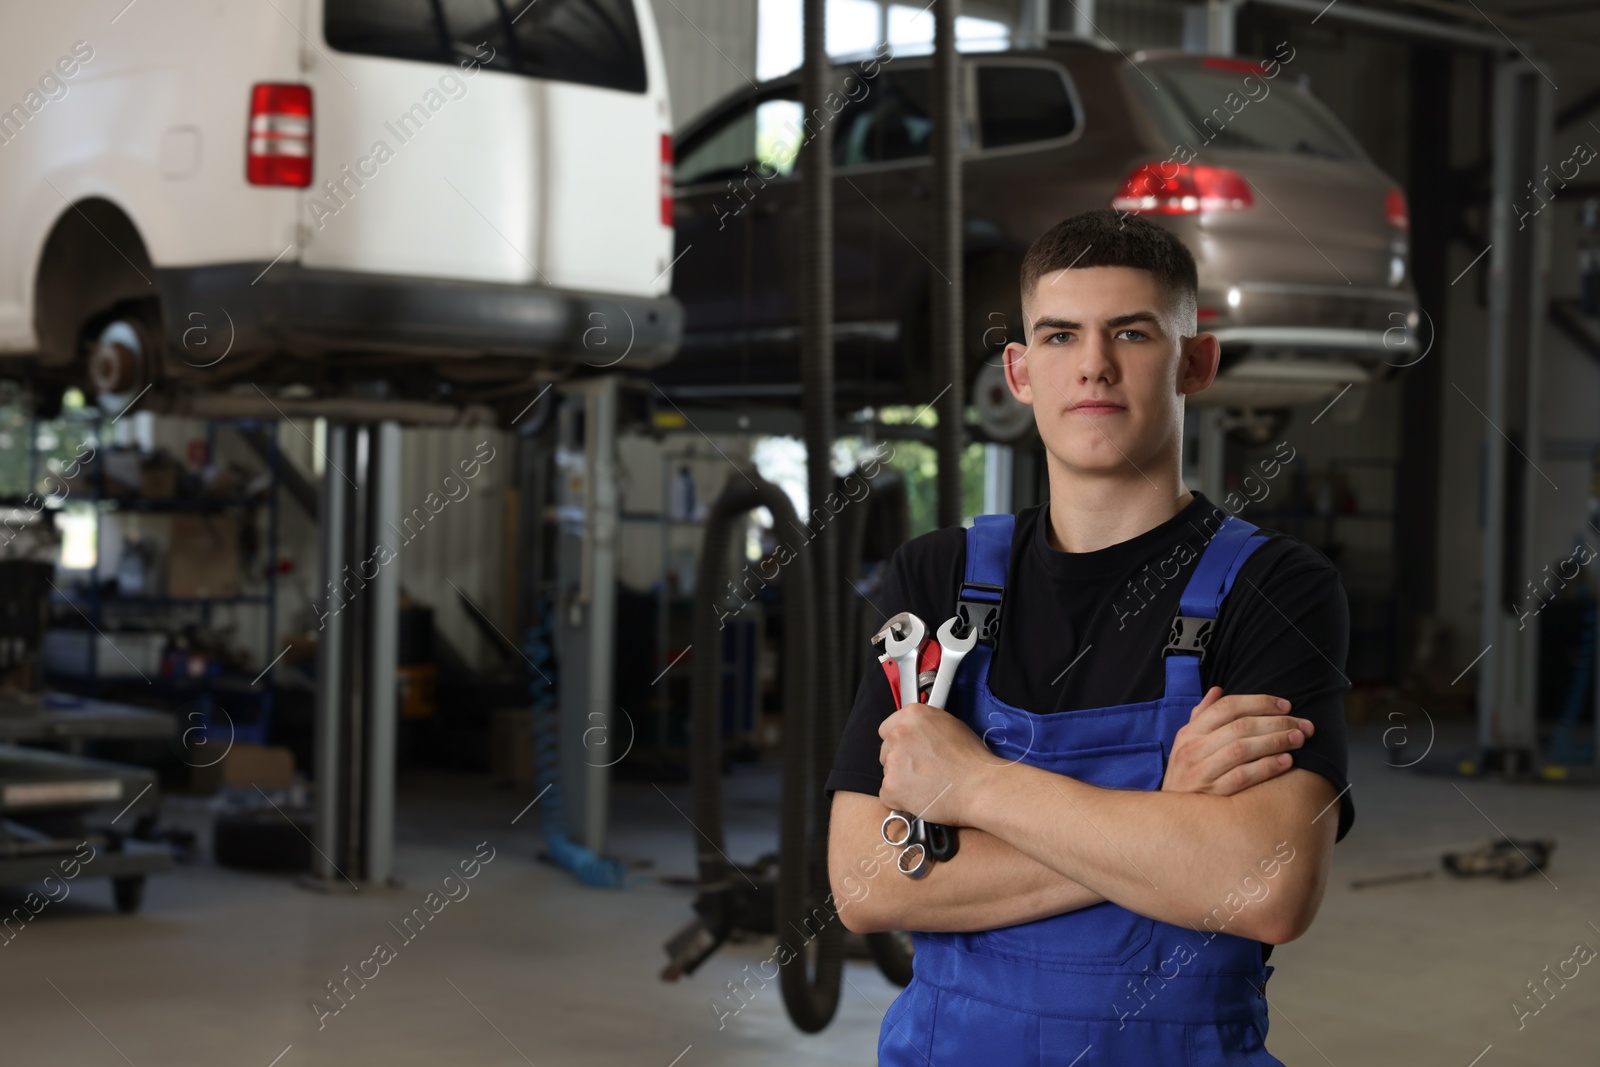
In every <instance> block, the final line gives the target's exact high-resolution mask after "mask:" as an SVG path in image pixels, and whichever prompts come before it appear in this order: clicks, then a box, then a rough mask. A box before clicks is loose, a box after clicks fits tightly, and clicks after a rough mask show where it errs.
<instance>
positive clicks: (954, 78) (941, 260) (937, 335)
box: [931, 0, 967, 527]
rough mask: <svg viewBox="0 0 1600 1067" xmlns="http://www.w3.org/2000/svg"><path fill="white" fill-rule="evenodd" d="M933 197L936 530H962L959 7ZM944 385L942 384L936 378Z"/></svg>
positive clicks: (945, 70)
mask: <svg viewBox="0 0 1600 1067" xmlns="http://www.w3.org/2000/svg"><path fill="white" fill-rule="evenodd" d="M933 8H934V13H933V192H934V211H933V213H934V217H935V220H936V226H937V234H938V240H937V242H936V245H935V250H934V254H933V258H934V261H935V263H936V265H937V269H938V271H939V273H940V274H941V275H943V278H942V279H941V280H942V281H943V282H944V283H945V284H943V285H940V284H939V283H938V282H937V281H935V282H932V283H931V284H932V286H933V294H934V295H933V354H932V355H933V364H934V366H935V368H937V369H936V370H935V373H934V375H933V377H934V380H935V381H936V382H938V387H939V388H940V389H942V390H944V392H943V393H941V394H940V396H939V425H938V428H937V430H936V431H935V435H936V436H935V441H936V446H937V451H938V456H939V525H940V527H946V526H959V525H961V511H962V508H961V452H962V448H963V445H964V441H963V430H964V429H965V427H964V426H963V425H962V423H963V420H964V419H965V418H966V410H967V368H966V345H965V343H964V342H965V340H966V338H965V336H964V335H963V332H962V304H963V302H964V300H963V296H962V291H963V284H962V283H963V279H962V266H963V264H962V261H961V246H962V237H963V230H964V227H963V226H962V207H961V57H960V56H959V55H957V54H956V13H957V8H958V0H940V2H939V3H937V4H934V5H933ZM941 378H942V379H944V380H943V381H939V379H941Z"/></svg>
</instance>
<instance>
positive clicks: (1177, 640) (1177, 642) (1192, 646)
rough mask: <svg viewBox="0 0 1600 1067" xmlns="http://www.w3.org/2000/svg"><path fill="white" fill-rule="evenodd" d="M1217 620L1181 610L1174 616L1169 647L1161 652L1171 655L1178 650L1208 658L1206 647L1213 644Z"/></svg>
mask: <svg viewBox="0 0 1600 1067" xmlns="http://www.w3.org/2000/svg"><path fill="white" fill-rule="evenodd" d="M1216 621H1217V620H1215V619H1206V618H1201V617H1199V616H1195V615H1184V614H1182V613H1181V610H1180V613H1179V614H1177V615H1174V616H1173V617H1172V633H1171V634H1170V635H1169V636H1168V638H1167V647H1166V648H1164V649H1162V650H1161V654H1162V655H1163V656H1170V655H1172V654H1173V653H1174V652H1176V653H1180V654H1183V655H1193V656H1198V657H1199V658H1200V659H1201V660H1202V661H1203V660H1204V659H1205V658H1206V649H1207V648H1208V647H1209V646H1210V644H1211V634H1212V632H1213V630H1214V627H1215V624H1216Z"/></svg>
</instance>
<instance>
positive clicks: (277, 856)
mask: <svg viewBox="0 0 1600 1067" xmlns="http://www.w3.org/2000/svg"><path fill="white" fill-rule="evenodd" d="M286 814H287V815H288V818H285V817H284V816H283V815H280V814H278V813H277V812H276V811H251V812H242V813H239V814H236V815H219V816H217V820H216V822H215V823H214V824H212V828H211V855H212V858H213V859H215V860H216V861H217V864H218V865H219V866H222V867H234V868H237V869H239V870H246V871H309V870H310V869H311V837H312V836H313V829H314V825H315V824H314V820H313V819H312V816H311V813H310V812H306V811H289V812H287V813H286ZM291 820H292V821H291Z"/></svg>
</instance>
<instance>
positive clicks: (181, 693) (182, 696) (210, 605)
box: [29, 414, 282, 744]
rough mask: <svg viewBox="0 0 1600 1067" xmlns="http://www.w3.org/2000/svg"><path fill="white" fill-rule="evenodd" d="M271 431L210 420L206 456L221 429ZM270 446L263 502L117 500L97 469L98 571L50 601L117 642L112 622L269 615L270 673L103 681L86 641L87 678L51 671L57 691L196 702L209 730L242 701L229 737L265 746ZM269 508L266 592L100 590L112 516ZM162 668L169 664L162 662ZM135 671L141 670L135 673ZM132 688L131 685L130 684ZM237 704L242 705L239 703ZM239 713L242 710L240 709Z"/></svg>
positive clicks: (32, 432)
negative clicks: (225, 706)
mask: <svg viewBox="0 0 1600 1067" xmlns="http://www.w3.org/2000/svg"><path fill="white" fill-rule="evenodd" d="M264 425H265V426H266V427H267V428H268V429H270V428H271V427H270V425H267V424H263V423H262V422H261V421H260V420H255V419H232V420H213V421H210V422H208V423H207V424H206V451H207V456H208V457H215V456H216V454H217V449H216V443H217V432H218V430H219V429H221V428H224V427H235V428H239V429H243V430H250V429H257V428H261V427H263V426H264ZM104 429H105V422H104V417H103V416H100V415H98V414H97V415H96V417H95V418H94V420H93V427H92V430H91V431H90V433H91V434H92V442H93V444H94V446H95V447H96V448H97V449H99V448H104V447H105V444H104V440H105V436H106V435H105V432H104ZM265 436H266V438H267V440H268V441H269V442H270V448H269V451H268V455H267V467H268V470H267V473H268V475H269V482H268V486H267V491H266V494H265V495H264V496H262V497H243V496H235V497H220V498H215V497H197V498H172V499H166V498H161V499H153V498H145V497H137V496H117V495H113V494H110V493H107V492H106V474H105V468H106V464H105V460H104V458H103V457H100V461H99V462H98V463H96V464H95V465H94V466H93V480H92V483H91V484H92V487H93V493H92V495H91V496H90V497H89V498H88V499H89V501H90V502H91V503H92V504H93V505H94V514H95V550H96V558H97V564H96V566H97V570H96V571H95V572H94V575H93V576H92V577H91V580H90V582H89V584H88V586H87V588H86V589H77V588H73V589H59V590H57V591H55V592H54V593H53V594H52V596H51V604H52V606H55V605H66V606H68V607H69V608H70V609H71V610H69V611H67V612H61V613H55V614H57V616H58V617H59V618H63V619H64V618H69V617H70V616H71V615H72V614H74V613H78V614H81V616H82V618H83V619H85V620H87V622H88V623H89V625H90V626H91V628H92V629H93V630H94V631H95V632H96V633H105V634H107V639H108V640H112V641H114V640H115V635H116V633H117V631H116V630H115V629H114V628H111V627H112V626H113V624H114V620H115V621H125V620H126V619H127V618H128V617H129V616H139V617H142V618H143V619H144V620H149V619H150V617H151V615H153V614H160V615H161V616H162V617H161V618H160V620H159V622H160V623H162V624H164V625H162V626H161V627H159V629H162V630H164V631H165V632H168V633H170V632H172V631H173V630H175V629H178V628H179V624H176V623H174V619H173V615H174V614H175V613H180V612H187V613H194V612H197V613H198V621H199V623H200V625H202V626H204V627H207V628H209V627H211V626H212V624H213V618H214V612H215V610H216V609H217V608H228V607H242V608H258V609H263V610H264V611H265V615H266V618H265V625H264V627H263V631H262V633H263V638H262V645H263V648H262V656H261V663H262V664H263V665H264V667H265V669H264V670H263V671H262V672H261V673H260V674H259V675H256V676H254V677H250V676H246V675H244V674H240V673H207V674H204V675H200V676H187V675H183V676H177V675H169V674H165V673H162V672H161V670H160V669H158V670H157V671H156V672H155V673H154V674H151V675H147V676H145V677H143V678H140V679H128V678H119V677H103V676H102V671H101V664H100V655H99V650H98V648H97V646H98V644H99V642H98V641H95V640H89V641H88V643H87V664H86V670H85V672H84V674H83V675H82V676H78V675H75V674H71V675H69V674H61V673H52V674H51V675H50V676H49V679H50V681H51V683H52V684H53V685H55V686H56V687H57V688H60V689H63V690H67V691H71V692H78V693H81V694H82V695H85V696H90V697H101V696H106V695H117V696H126V697H129V698H134V699H137V698H138V697H139V696H141V695H142V694H149V693H151V692H154V693H156V694H158V695H160V696H161V697H164V698H166V699H169V700H170V699H178V700H192V701H194V702H195V703H196V705H197V706H196V707H195V708H194V710H196V711H198V712H199V713H200V714H201V715H202V716H203V720H204V722H205V723H206V724H207V726H208V727H211V726H213V725H217V724H216V723H215V719H216V715H217V709H218V707H219V704H218V699H217V698H218V697H219V696H222V695H224V694H226V695H227V697H228V698H229V700H230V701H231V702H238V703H243V704H244V705H246V706H247V707H249V708H250V709H251V710H252V711H253V714H251V715H249V716H248V717H245V716H236V715H234V714H232V713H230V712H228V711H226V710H224V715H225V717H226V718H227V720H228V721H227V726H226V733H227V735H228V736H231V737H233V738H234V739H236V740H239V741H245V742H254V743H258V744H259V743H264V742H265V741H266V739H267V731H268V728H269V726H270V723H271V718H272V709H273V685H272V683H273V671H274V669H275V667H276V658H277V652H278V650H277V648H276V639H275V635H276V633H277V609H278V603H277V599H278V598H277V567H276V561H277V559H278V549H279V501H278V493H279V487H280V484H281V478H282V466H281V464H282V457H281V454H280V453H279V450H278V446H277V435H276V434H275V433H267V434H266V435H265ZM37 437H38V435H37V426H36V425H30V427H29V485H30V486H36V485H37V484H38V457H37V447H36V444H37ZM263 508H264V509H265V510H266V513H267V515H266V527H267V533H266V551H265V559H266V567H265V568H264V570H265V573H264V574H263V575H261V576H260V579H261V580H262V581H263V582H264V585H265V589H264V591H263V592H251V593H245V592H241V593H240V594H239V595H236V596H165V595H131V596H121V595H108V594H106V593H105V591H104V590H103V588H102V586H103V582H102V581H101V580H100V579H99V577H98V559H99V558H100V556H101V553H102V552H103V548H104V544H105V534H106V525H107V524H106V522H105V516H106V514H108V513H109V512H112V511H116V512H134V513H145V514H168V515H217V514H225V513H230V512H237V513H240V514H242V515H245V516H249V518H248V519H247V521H255V520H254V513H255V511H256V509H263ZM162 666H164V664H162ZM136 669H137V668H136ZM130 682H132V684H131V685H130V684H129V683H130ZM236 706H237V703H236ZM240 710H243V709H242V708H241V709H240Z"/></svg>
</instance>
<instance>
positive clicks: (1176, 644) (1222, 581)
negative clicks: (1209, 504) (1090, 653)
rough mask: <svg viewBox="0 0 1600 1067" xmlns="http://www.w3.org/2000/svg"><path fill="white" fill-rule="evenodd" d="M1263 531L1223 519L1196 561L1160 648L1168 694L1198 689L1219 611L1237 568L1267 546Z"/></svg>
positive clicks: (1193, 693)
mask: <svg viewBox="0 0 1600 1067" xmlns="http://www.w3.org/2000/svg"><path fill="white" fill-rule="evenodd" d="M1266 542H1267V538H1266V535H1265V534H1263V533H1261V531H1260V529H1259V528H1258V527H1256V526H1254V525H1252V524H1250V523H1248V522H1245V521H1244V520H1243V519H1241V518H1239V517H1238V516H1236V515H1229V516H1228V517H1227V518H1225V519H1223V520H1222V525H1221V526H1219V527H1218V528H1217V532H1216V533H1215V534H1214V535H1212V538H1211V540H1210V541H1209V542H1208V543H1207V544H1206V547H1205V550H1204V551H1203V552H1202V553H1201V555H1200V562H1199V563H1197V564H1196V565H1195V568H1194V573H1193V574H1192V575H1190V577H1189V584H1188V585H1186V586H1184V589H1183V595H1182V596H1181V597H1180V598H1179V600H1178V614H1177V615H1176V616H1174V617H1173V620H1172V633H1171V636H1170V637H1169V638H1168V640H1167V647H1166V648H1165V649H1163V650H1162V656H1163V657H1164V658H1165V660H1166V672H1167V695H1168V696H1178V695H1180V694H1181V695H1183V696H1185V697H1189V698H1192V699H1193V700H1194V701H1195V702H1196V703H1198V702H1199V700H1200V697H1201V696H1202V695H1203V694H1202V693H1201V692H1200V661H1201V660H1202V659H1204V658H1205V654H1206V649H1207V648H1208V647H1210V645H1211V638H1212V635H1213V631H1214V629H1215V626H1216V618H1217V611H1218V609H1220V608H1221V607H1222V602H1223V600H1225V599H1226V598H1227V596H1228V591H1229V590H1230V589H1232V588H1233V582H1234V579H1235V578H1237V577H1238V576H1239V568H1241V567H1243V566H1244V561H1245V560H1247V559H1249V558H1250V554H1251V553H1252V552H1254V551H1255V550H1256V549H1258V548H1260V547H1261V546H1262V545H1264V544H1266Z"/></svg>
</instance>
